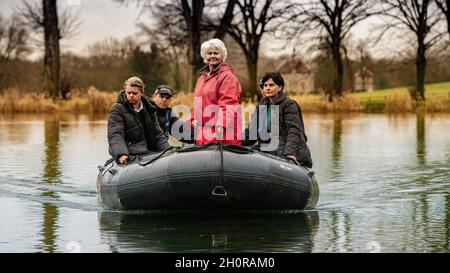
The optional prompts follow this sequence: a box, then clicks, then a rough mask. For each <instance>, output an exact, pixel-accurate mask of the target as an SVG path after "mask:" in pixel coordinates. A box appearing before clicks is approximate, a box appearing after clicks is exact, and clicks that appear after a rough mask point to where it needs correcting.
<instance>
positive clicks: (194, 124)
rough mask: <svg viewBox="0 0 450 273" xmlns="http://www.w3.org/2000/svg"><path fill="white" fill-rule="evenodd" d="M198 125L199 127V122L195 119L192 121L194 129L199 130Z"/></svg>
mask: <svg viewBox="0 0 450 273" xmlns="http://www.w3.org/2000/svg"><path fill="white" fill-rule="evenodd" d="M197 125H198V120H196V119H194V120H193V121H192V127H194V128H197Z"/></svg>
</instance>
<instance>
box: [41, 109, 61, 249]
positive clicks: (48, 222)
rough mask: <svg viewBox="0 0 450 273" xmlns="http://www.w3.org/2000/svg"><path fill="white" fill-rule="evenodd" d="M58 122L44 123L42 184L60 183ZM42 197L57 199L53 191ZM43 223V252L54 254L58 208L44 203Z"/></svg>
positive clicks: (46, 192) (52, 120)
mask: <svg viewBox="0 0 450 273" xmlns="http://www.w3.org/2000/svg"><path fill="white" fill-rule="evenodd" d="M59 127H60V121H59V119H57V118H54V117H49V118H47V119H46V120H45V122H44V132H45V160H44V162H45V166H44V175H43V177H42V179H43V183H49V184H51V185H55V184H57V183H60V178H61V170H60V167H59V164H60V163H59V156H60V155H59V136H60V130H59ZM42 195H43V196H46V197H50V198H57V197H58V196H57V193H56V192H54V191H45V192H43V193H42ZM43 208H44V221H43V227H42V235H43V236H44V238H43V240H42V244H43V250H44V251H45V252H49V253H53V252H55V240H56V225H57V220H58V208H57V207H56V206H55V205H53V204H48V203H44V204H43Z"/></svg>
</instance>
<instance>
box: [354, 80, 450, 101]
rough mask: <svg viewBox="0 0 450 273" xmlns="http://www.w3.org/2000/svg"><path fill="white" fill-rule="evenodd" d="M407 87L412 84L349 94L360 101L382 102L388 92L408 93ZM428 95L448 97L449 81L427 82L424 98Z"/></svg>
mask: <svg viewBox="0 0 450 273" xmlns="http://www.w3.org/2000/svg"><path fill="white" fill-rule="evenodd" d="M409 88H412V86H406V87H397V88H390V89H383V90H375V91H373V92H361V93H354V94H351V96H354V97H356V98H358V99H359V100H360V101H361V102H362V103H364V102H367V101H371V102H384V101H385V99H386V97H387V96H388V95H390V94H394V93H398V94H408V92H409V91H408V89H409ZM430 96H439V97H447V98H450V82H443V83H433V84H427V85H426V86H425V98H427V97H430Z"/></svg>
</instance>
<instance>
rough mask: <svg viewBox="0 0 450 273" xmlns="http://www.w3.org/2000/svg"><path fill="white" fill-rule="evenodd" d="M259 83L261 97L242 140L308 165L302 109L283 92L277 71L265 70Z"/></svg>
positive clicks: (309, 153) (308, 157)
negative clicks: (244, 138) (262, 97)
mask: <svg viewBox="0 0 450 273" xmlns="http://www.w3.org/2000/svg"><path fill="white" fill-rule="evenodd" d="M259 85H260V88H261V90H262V93H263V96H264V99H263V100H262V101H261V102H260V104H259V105H258V106H257V108H256V111H255V112H254V114H253V115H252V118H251V121H250V126H249V128H248V129H246V132H245V136H246V140H245V142H244V144H246V145H251V144H254V143H256V142H258V144H259V145H260V146H266V151H268V152H269V153H271V154H273V155H276V156H280V157H287V158H289V159H292V160H294V161H298V162H299V163H300V164H301V165H303V166H305V167H308V168H311V167H312V160H311V152H310V151H309V148H308V145H307V144H306V142H307V137H306V134H305V126H304V124H303V117H302V111H301V108H300V105H298V104H297V102H296V101H294V100H292V99H289V98H288V97H287V96H286V94H285V93H284V92H283V89H284V79H283V76H282V75H281V73H279V72H271V73H266V74H265V75H264V76H263V77H262V78H261V80H260V82H259ZM277 113H278V119H276V116H277V115H276V114H277ZM252 136H253V137H252Z"/></svg>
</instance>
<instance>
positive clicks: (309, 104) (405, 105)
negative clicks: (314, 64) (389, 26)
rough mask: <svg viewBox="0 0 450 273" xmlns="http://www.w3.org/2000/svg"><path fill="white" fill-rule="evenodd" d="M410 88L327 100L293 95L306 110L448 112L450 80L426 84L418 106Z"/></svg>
mask: <svg viewBox="0 0 450 273" xmlns="http://www.w3.org/2000/svg"><path fill="white" fill-rule="evenodd" d="M409 88H411V87H399V88H391V89H384V90H376V91H373V92H360V93H351V94H346V95H344V96H343V97H342V98H340V99H338V100H335V101H334V102H332V103H330V102H328V101H327V99H326V97H325V96H320V95H302V96H294V97H293V98H294V99H295V100H296V101H298V102H299V103H300V104H301V105H302V108H303V109H304V111H305V112H379V113H383V112H385V113H395V112H416V111H427V112H450V82H446V83H438V84H429V85H426V87H425V89H426V91H425V97H426V101H425V103H424V104H421V105H417V104H416V102H415V101H414V100H412V99H411V96H410V95H409Z"/></svg>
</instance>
